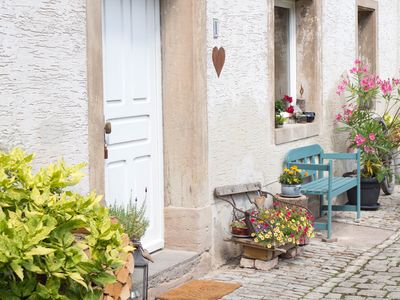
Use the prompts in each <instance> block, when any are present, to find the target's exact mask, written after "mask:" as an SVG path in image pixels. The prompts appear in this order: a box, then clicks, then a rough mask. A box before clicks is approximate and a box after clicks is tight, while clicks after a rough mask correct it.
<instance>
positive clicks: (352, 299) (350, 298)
mask: <svg viewBox="0 0 400 300" xmlns="http://www.w3.org/2000/svg"><path fill="white" fill-rule="evenodd" d="M344 299H345V300H363V299H365V297H362V296H345V297H344Z"/></svg>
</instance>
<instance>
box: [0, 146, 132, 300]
mask: <svg viewBox="0 0 400 300" xmlns="http://www.w3.org/2000/svg"><path fill="white" fill-rule="evenodd" d="M32 160H33V155H27V154H26V153H25V152H24V151H22V150H21V149H14V150H12V151H10V152H0V174H1V178H2V179H1V183H0V190H1V193H0V203H1V205H0V206H1V209H0V228H1V236H0V244H1V247H0V257H1V258H2V263H1V264H0V295H1V298H2V299H100V297H101V295H102V292H103V288H104V287H105V286H106V285H108V284H111V283H114V282H115V281H116V277H115V275H114V272H115V271H117V270H118V269H119V268H120V267H121V266H123V261H122V260H121V259H120V256H121V255H122V254H126V253H128V252H129V251H132V250H133V248H132V247H130V246H127V247H124V245H123V239H122V236H123V229H122V227H121V226H120V225H119V224H112V222H111V220H110V217H109V214H108V210H107V209H106V208H105V207H103V206H102V205H101V204H100V201H101V197H99V196H97V195H96V194H95V193H90V194H88V195H81V194H79V193H77V192H75V191H74V190H73V189H70V188H69V187H70V186H74V185H76V184H77V183H78V182H79V181H80V179H81V178H82V176H83V173H82V172H81V171H80V169H82V168H83V167H84V164H79V165H76V166H68V165H66V164H65V162H64V161H62V160H60V161H59V162H57V163H54V164H50V165H49V166H47V167H42V168H41V169H40V170H39V171H38V172H36V173H32V164H31V162H32ZM77 229H85V234H84V235H83V236H80V237H77V236H76V235H75V231H76V230H77Z"/></svg>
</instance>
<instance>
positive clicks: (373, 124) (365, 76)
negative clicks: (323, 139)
mask: <svg viewBox="0 0 400 300" xmlns="http://www.w3.org/2000/svg"><path fill="white" fill-rule="evenodd" d="M399 88H400V80H399V79H391V80H390V79H388V80H381V79H380V78H379V76H377V75H375V74H371V73H369V72H368V66H367V65H364V64H363V63H362V62H361V61H360V60H358V59H357V60H356V61H355V62H354V66H353V67H352V69H351V70H350V71H349V75H348V76H347V77H346V78H344V79H343V80H342V81H341V82H340V84H339V86H338V89H337V94H338V95H341V94H343V93H344V92H346V93H347V99H348V103H347V104H346V105H344V106H342V111H341V112H340V113H338V114H337V115H336V120H337V122H338V123H340V124H341V126H340V127H339V130H340V131H345V132H347V133H348V146H349V148H350V149H360V150H361V207H362V208H369V209H376V208H378V205H379V204H378V199H379V194H380V186H381V184H382V183H384V182H385V180H387V178H391V177H392V176H393V170H392V169H391V163H390V158H391V157H392V156H394V155H396V153H397V151H398V148H399V145H400V139H398V135H397V132H398V130H399V121H400V110H399V105H398V103H399V101H400V97H399ZM374 100H376V101H381V102H382V103H383V104H384V110H383V112H381V113H378V112H377V111H374V110H372V108H373V106H374V105H373V103H374ZM352 175H353V172H349V173H346V174H345V176H352ZM347 195H348V198H349V202H350V204H355V203H356V191H355V189H353V190H350V191H348V193H347Z"/></svg>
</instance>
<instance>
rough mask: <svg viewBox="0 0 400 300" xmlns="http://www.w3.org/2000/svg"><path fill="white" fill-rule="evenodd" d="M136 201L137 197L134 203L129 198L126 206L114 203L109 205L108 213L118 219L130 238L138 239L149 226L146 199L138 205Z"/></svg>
mask: <svg viewBox="0 0 400 300" xmlns="http://www.w3.org/2000/svg"><path fill="white" fill-rule="evenodd" d="M137 202H138V201H137V199H135V202H134V203H133V202H132V199H130V200H129V203H128V204H127V206H126V207H124V206H121V205H117V204H116V203H114V205H113V206H111V207H110V215H112V216H114V217H116V218H117V219H118V221H119V223H120V224H121V225H122V227H123V228H124V231H125V233H126V234H127V235H128V236H129V237H130V238H131V239H136V240H140V239H141V238H142V236H143V235H144V233H145V232H146V229H147V228H148V227H149V220H148V219H147V218H146V206H145V203H146V201H143V203H142V205H140V206H138V203H137Z"/></svg>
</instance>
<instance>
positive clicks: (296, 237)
mask: <svg viewBox="0 0 400 300" xmlns="http://www.w3.org/2000/svg"><path fill="white" fill-rule="evenodd" d="M313 221H314V218H313V216H312V214H311V213H310V212H309V211H308V210H306V209H305V208H302V207H288V206H286V205H282V204H280V203H279V202H274V207H273V208H270V209H260V210H259V211H254V212H253V213H252V219H251V222H252V223H253V227H254V229H255V233H253V234H252V237H253V239H254V241H255V242H256V243H259V244H261V245H263V246H265V247H266V248H272V247H277V246H280V245H284V244H295V245H298V244H300V241H301V240H302V239H304V238H305V237H314V235H315V234H314V227H313Z"/></svg>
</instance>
